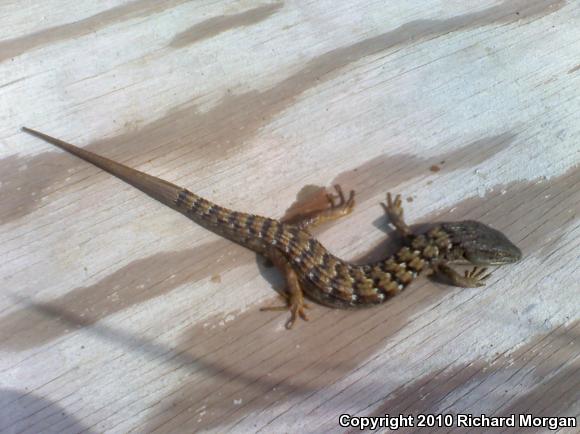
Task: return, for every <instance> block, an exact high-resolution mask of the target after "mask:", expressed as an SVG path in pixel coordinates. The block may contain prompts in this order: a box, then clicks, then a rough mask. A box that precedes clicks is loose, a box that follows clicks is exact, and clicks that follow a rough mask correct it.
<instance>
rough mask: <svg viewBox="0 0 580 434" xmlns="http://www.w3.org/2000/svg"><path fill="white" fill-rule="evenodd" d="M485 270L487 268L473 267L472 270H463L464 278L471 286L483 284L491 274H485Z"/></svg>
mask: <svg viewBox="0 0 580 434" xmlns="http://www.w3.org/2000/svg"><path fill="white" fill-rule="evenodd" d="M486 272H487V268H479V267H473V270H471V271H467V270H466V271H465V275H464V279H465V281H466V282H467V283H469V284H470V287H471V288H476V287H479V286H485V281H486V280H487V279H489V276H491V273H487V274H485V273H486Z"/></svg>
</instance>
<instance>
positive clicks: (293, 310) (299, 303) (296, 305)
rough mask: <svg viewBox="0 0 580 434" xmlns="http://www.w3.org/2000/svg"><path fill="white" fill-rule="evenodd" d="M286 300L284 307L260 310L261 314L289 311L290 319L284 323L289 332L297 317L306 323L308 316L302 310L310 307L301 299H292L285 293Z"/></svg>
mask: <svg viewBox="0 0 580 434" xmlns="http://www.w3.org/2000/svg"><path fill="white" fill-rule="evenodd" d="M283 297H284V298H285V299H286V305H284V306H266V307H262V308H260V311H261V312H279V311H285V310H289V311H290V318H289V319H288V321H286V325H285V327H286V328H287V329H288V330H290V329H291V328H292V327H293V326H294V323H295V322H296V320H297V319H298V317H300V318H302V319H303V320H304V321H308V316H307V315H306V312H305V311H304V309H310V305H309V304H308V303H306V302H305V301H304V299H303V298H302V297H293V296H292V295H288V294H286V293H284V294H283Z"/></svg>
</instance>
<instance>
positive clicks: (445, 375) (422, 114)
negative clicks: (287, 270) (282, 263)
mask: <svg viewBox="0 0 580 434" xmlns="http://www.w3.org/2000/svg"><path fill="white" fill-rule="evenodd" d="M85 3H86V4H85ZM0 17H2V18H1V20H2V23H3V25H2V26H0V118H1V119H2V122H0V197H1V198H2V200H1V201H0V223H1V225H0V254H1V257H2V261H1V262H0V276H1V279H2V280H1V281H2V286H1V288H0V354H1V358H0V372H1V375H0V431H2V432H26V433H35V432H50V431H52V432H71V433H72V432H81V431H83V430H87V431H90V432H191V431H211V432H227V431H231V432H249V431H264V432H298V431H300V432H336V431H345V432H349V431H352V430H353V429H349V428H340V427H339V426H338V418H339V416H340V415H341V414H343V413H348V414H351V415H358V416H373V415H374V416H381V415H384V414H385V413H389V414H391V415H398V414H403V415H406V414H414V415H416V414H426V413H454V414H455V413H472V414H476V415H479V414H481V413H484V414H487V415H496V416H506V415H510V414H520V413H532V414H534V415H535V416H575V417H577V416H578V413H579V412H580V399H579V398H580V397H579V395H578V390H580V388H579V386H580V385H579V384H578V379H579V378H580V375H579V371H578V370H579V368H580V358H579V356H580V344H579V340H578V336H579V326H578V320H579V317H578V300H579V295H580V294H579V289H580V288H579V286H578V282H577V278H576V274H577V270H578V268H579V264H580V259H579V256H580V255H579V253H578V252H579V251H580V249H579V245H580V242H579V240H580V225H579V223H578V211H579V209H580V207H579V203H580V188H579V186H580V165H579V164H580V145H579V143H580V123H579V122H578V110H579V108H580V90H579V89H580V65H579V62H580V60H579V58H578V53H579V52H580V8H579V7H578V4H577V2H573V1H566V0H505V1H500V0H486V1H484V2H448V1H446V2H442V1H436V0H421V1H419V0H413V1H407V2H390V3H389V2H387V3H385V2H371V1H368V0H366V1H364V0H360V1H354V2H352V1H351V2H331V1H328V0H319V1H312V2H308V1H302V2H255V1H246V0H240V1H219V2H216V1H209V0H208V1H196V2H193V1H186V0H173V1H166V2H156V1H151V0H135V1H132V2H128V1H120V0H118V1H109V2H93V3H92V4H90V2H84V3H82V4H81V3H78V2H73V1H70V0H61V1H58V2H57V1H55V0H49V1H45V2H39V3H36V4H34V5H32V4H29V5H27V7H26V8H23V7H22V3H21V2H4V3H2V4H1V5H0ZM22 125H27V126H29V127H33V128H36V129H39V130H41V131H45V132H46V133H48V134H51V135H54V136H57V137H61V138H63V139H65V140H68V141H71V142H73V143H76V144H78V145H81V146H86V147H87V148H88V149H91V150H93V151H95V152H98V153H101V154H103V155H106V156H108V157H109V158H114V159H117V160H119V161H122V162H124V163H126V164H129V165H132V166H134V167H138V168H139V169H140V170H144V171H147V172H149V173H151V174H153V175H156V176H160V177H162V178H164V179H167V180H169V181H172V182H175V183H178V184H181V185H184V186H186V187H188V188H190V189H192V190H193V191H196V192H198V193H200V194H202V195H205V196H207V197H208V198H210V199H213V200H215V201H217V202H219V203H221V204H224V205H226V206H228V207H232V208H236V209H240V210H244V211H252V212H256V213H260V214H264V215H268V216H274V217H279V216H282V215H283V214H284V213H285V212H286V210H287V209H288V207H289V206H290V205H291V204H292V203H293V202H294V201H295V200H296V197H297V196H298V195H304V194H306V193H307V192H308V191H312V186H329V185H332V184H334V183H341V184H342V185H343V186H344V187H345V188H353V189H355V190H357V193H358V196H357V199H358V202H357V208H356V210H355V212H354V213H353V214H352V215H351V216H349V217H348V218H347V219H345V220H344V221H339V222H336V223H335V224H333V225H332V226H331V227H328V228H325V229H323V230H321V231H320V232H319V234H320V238H321V240H322V241H323V242H324V243H325V245H327V246H328V247H329V248H330V249H331V250H332V251H333V252H334V253H336V254H337V255H340V256H343V257H346V258H352V259H358V260H364V259H365V258H366V259H368V258H376V257H380V256H382V255H384V254H385V252H386V251H388V250H389V249H390V248H392V247H393V243H392V242H389V241H384V238H385V237H384V232H383V231H384V230H385V229H387V224H386V221H385V220H384V217H383V216H382V210H381V208H380V207H379V206H378V204H379V202H380V201H381V200H383V199H384V194H385V193H386V192H387V191H394V192H400V193H402V194H404V195H405V196H406V197H408V198H409V199H410V201H409V202H406V215H407V216H408V219H409V220H411V221H416V222H430V221H433V220H450V219H453V220H459V219H466V218H469V219H477V220H481V221H483V222H485V223H487V224H490V225H492V226H494V227H496V228H498V229H500V230H502V231H504V232H505V233H506V234H507V235H508V237H509V238H510V239H512V240H513V241H514V242H515V243H516V244H518V245H519V246H520V247H521V248H522V250H523V252H524V254H525V258H524V260H523V261H522V262H521V263H519V264H516V265H513V266H510V267H506V268H502V269H500V270H497V271H496V272H495V273H494V275H493V277H492V279H491V282H490V284H489V285H488V287H487V288H486V289H484V290H480V289H477V290H476V289H467V290H461V289H457V288H449V287H445V286H442V285H440V284H437V283H433V282H430V281H421V282H417V283H416V284H414V285H413V286H412V288H411V289H410V290H409V291H406V292H405V293H403V294H401V295H400V296H398V297H397V298H395V299H393V300H392V301H391V302H389V303H388V304H386V305H384V306H382V307H380V308H376V309H371V310H365V311H357V312H343V311H333V310H329V309H326V308H323V307H319V306H316V307H315V308H314V309H312V312H311V314H310V316H311V321H310V322H309V323H302V324H298V326H297V327H296V328H295V330H293V331H292V332H287V331H286V330H284V328H283V325H284V322H285V320H286V314H280V315H276V314H271V313H260V312H259V311H258V310H259V307H260V306H263V305H269V304H272V303H274V302H275V298H274V292H273V291H272V289H271V286H274V287H278V286H280V285H281V283H282V282H281V278H280V276H279V275H278V274H277V272H276V271H275V270H273V269H270V268H266V267H264V265H263V263H262V261H261V260H257V258H256V257H255V256H254V255H253V254H252V253H250V252H247V251H245V250H244V249H242V248H240V247H238V246H235V245H232V244H231V243H229V242H227V241H225V240H222V239H219V238H218V237H217V236H215V235H213V234H211V233H208V232H207V231H205V230H204V229H202V228H199V227H196V226H194V225H192V224H191V222H190V221H188V220H187V219H185V218H184V217H182V216H180V215H178V214H176V213H175V212H173V211H172V210H170V209H167V208H165V207H163V206H162V205H159V204H157V203H155V202H153V201H152V200H151V199H149V198H148V197H146V196H145V195H143V194H141V193H139V192H137V191H135V190H133V189H132V188H131V187H129V186H127V185H125V184H123V183H122V182H120V181H118V180H115V179H112V178H111V177H110V176H109V175H107V174H104V173H102V172H99V171H98V170H97V169H95V168H93V167H91V166H89V165H87V164H84V163H82V162H80V161H79V160H77V159H75V158H73V157H71V156H70V155H66V154H64V153H62V152H59V151H55V150H54V149H52V148H49V147H48V146H47V145H46V144H45V143H42V142H40V141H38V140H35V139H34V138H32V137H29V136H25V135H24V134H22V133H20V131H19V128H20V127H21V126H22ZM411 200H412V201H411ZM416 429H417V428H416V427H415V428H409V429H407V431H408V432H412V431H414V430H416ZM431 430H432V431H437V432H439V431H445V432H447V431H458V432H463V431H464V429H463V428H457V427H455V428H453V427H452V428H445V429H435V428H432V429H431ZM535 431H538V432H540V431H546V429H541V428H536V429H535ZM403 432H405V430H403ZM422 432H423V431H422ZM527 432H529V431H527ZM564 432H566V430H564ZM569 432H575V431H574V430H570V431H569Z"/></svg>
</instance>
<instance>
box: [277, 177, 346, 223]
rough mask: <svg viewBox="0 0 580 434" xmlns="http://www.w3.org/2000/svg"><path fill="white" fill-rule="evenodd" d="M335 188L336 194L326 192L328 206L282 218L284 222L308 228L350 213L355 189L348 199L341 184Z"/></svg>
mask: <svg viewBox="0 0 580 434" xmlns="http://www.w3.org/2000/svg"><path fill="white" fill-rule="evenodd" d="M334 189H335V190H336V194H330V193H327V194H326V199H327V200H328V206H327V207H326V208H322V209H315V210H312V211H308V212H305V213H301V214H297V215H295V216H292V217H291V218H289V219H282V222H284V223H290V224H293V225H296V226H298V227H299V228H300V229H308V228H313V227H316V226H319V225H320V224H322V223H325V222H327V221H331V220H336V219H339V218H341V217H344V216H346V215H349V214H350V213H351V212H352V210H353V209H354V191H353V190H351V191H350V193H349V195H348V199H347V198H346V196H345V195H344V192H343V191H342V188H341V187H340V185H338V184H337V185H335V186H334Z"/></svg>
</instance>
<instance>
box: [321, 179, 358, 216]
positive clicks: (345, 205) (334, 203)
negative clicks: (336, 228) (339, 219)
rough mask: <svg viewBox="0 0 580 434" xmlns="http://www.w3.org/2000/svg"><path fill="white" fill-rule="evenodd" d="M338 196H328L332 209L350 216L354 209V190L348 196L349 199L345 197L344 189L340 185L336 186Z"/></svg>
mask: <svg viewBox="0 0 580 434" xmlns="http://www.w3.org/2000/svg"><path fill="white" fill-rule="evenodd" d="M334 189H335V190H336V194H330V193H327V194H326V198H327V199H328V202H329V203H330V209H333V210H339V209H340V210H341V211H342V213H343V215H346V214H350V213H351V212H352V210H353V208H354V190H351V191H350V193H349V194H348V199H346V197H345V196H344V192H343V191H342V187H341V186H340V185H339V184H336V185H335V186H334Z"/></svg>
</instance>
